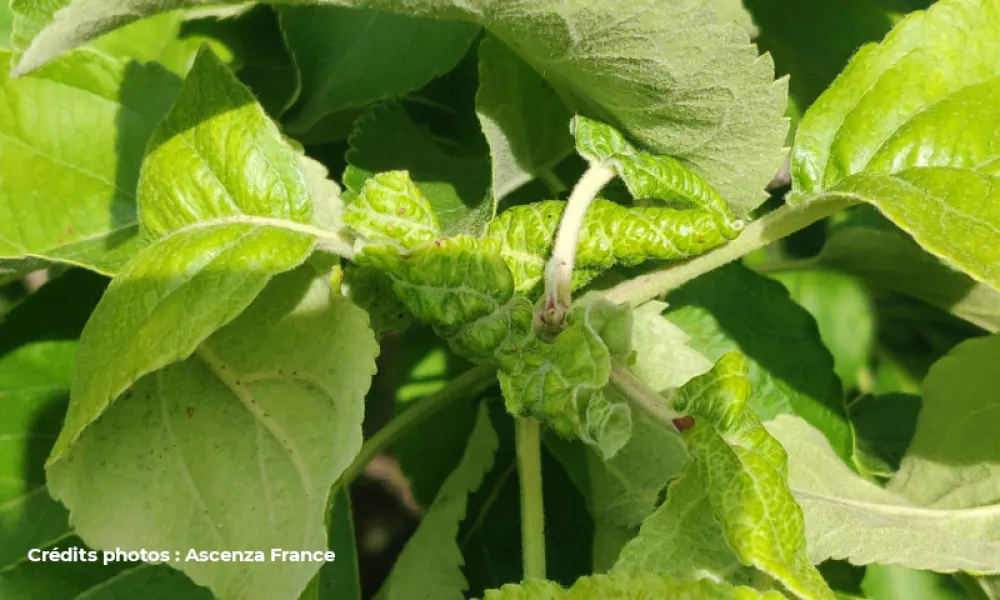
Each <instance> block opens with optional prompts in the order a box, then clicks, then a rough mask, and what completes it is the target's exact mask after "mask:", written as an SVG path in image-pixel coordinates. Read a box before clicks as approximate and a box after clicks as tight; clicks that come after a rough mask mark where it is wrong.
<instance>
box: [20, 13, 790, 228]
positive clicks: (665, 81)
mask: <svg viewBox="0 0 1000 600" xmlns="http://www.w3.org/2000/svg"><path fill="white" fill-rule="evenodd" d="M182 1H183V4H185V5H192V4H216V3H218V0H170V1H168V2H164V1H163V0H130V1H128V2H125V0H111V1H110V2H109V1H107V0H55V2H53V4H55V5H56V6H55V7H52V8H56V7H62V8H63V9H62V10H60V11H58V12H55V11H54V10H51V11H40V14H38V15H36V18H35V19H34V24H33V28H32V30H31V34H34V32H37V34H35V35H32V37H31V39H32V42H31V47H30V48H29V49H28V50H27V51H26V52H25V54H24V56H23V57H22V59H21V62H20V63H19V65H18V69H19V70H20V71H21V72H27V71H30V70H33V69H35V68H37V67H39V66H40V65H42V64H44V63H46V62H48V61H49V60H51V59H52V58H53V57H54V56H57V55H59V54H61V53H63V52H65V51H66V50H68V49H70V48H72V47H74V46H77V45H79V44H81V43H83V42H85V41H86V40H88V39H90V38H91V37H93V36H95V35H99V34H100V33H102V32H104V31H108V30H109V29H112V28H114V27H118V26H121V25H122V24H123V23H126V22H129V21H132V20H136V19H138V18H140V17H142V16H146V15H149V14H152V13H155V12H160V11H164V10H167V9H169V8H171V7H174V6H176V5H178V4H180V3H182ZM234 1H235V0H230V2H234ZM327 3H329V4H334V5H349V6H354V7H358V8H372V9H380V10H388V11H398V12H404V11H405V12H408V13H411V14H413V13H415V14H420V15H425V16H428V17H435V18H445V19H457V20H464V21H471V22H474V23H477V24H480V25H483V26H485V27H486V28H487V29H488V30H489V31H490V33H492V34H494V35H495V36H496V37H497V38H499V39H500V40H501V41H503V42H504V43H506V44H507V45H508V46H510V48H511V49H512V50H514V51H515V52H516V53H517V54H518V55H519V56H521V57H523V58H524V59H525V61H527V62H528V63H529V64H531V66H532V67H533V68H534V69H535V70H536V71H538V72H539V73H544V74H545V76H546V78H547V79H548V80H549V81H550V83H551V84H552V85H553V87H554V88H555V89H556V90H557V91H558V92H559V93H560V95H561V96H563V97H564V98H565V99H566V100H567V102H568V104H569V105H570V107H571V109H573V110H574V111H576V112H584V113H587V114H591V115H593V116H595V117H597V118H601V119H604V120H606V121H609V122H612V123H615V124H616V125H620V126H621V127H622V128H623V130H624V131H625V133H626V134H627V135H628V136H630V137H632V138H634V139H635V141H636V142H638V143H640V144H642V145H643V146H644V147H646V148H648V149H649V150H651V151H653V152H656V153H658V154H666V155H670V156H673V157H674V158H677V159H678V160H680V161H681V162H682V163H684V164H685V165H687V166H688V167H690V168H691V169H692V170H694V171H695V172H697V173H699V174H700V175H702V176H703V177H704V178H705V179H706V180H707V181H708V182H709V183H710V184H711V185H712V186H713V187H714V188H715V189H717V190H718V191H719V193H720V194H722V196H723V197H724V198H726V199H727V201H728V202H729V203H730V204H731V206H732V207H733V208H734V210H736V211H737V212H739V213H746V212H748V211H749V210H751V209H752V208H754V207H756V206H758V205H759V204H760V203H761V202H762V201H763V200H764V198H765V195H764V194H763V193H762V191H761V190H762V189H763V188H764V186H765V185H766V184H767V182H768V181H770V179H771V177H772V176H773V175H774V173H776V172H777V171H778V168H779V166H780V164H781V160H782V158H783V156H782V155H783V152H782V148H781V146H782V143H783V141H784V138H785V133H786V131H787V129H788V126H787V122H786V121H785V119H784V118H783V117H782V113H783V111H784V109H785V100H786V93H785V92H786V82H785V81H784V80H781V81H778V82H775V81H774V71H773V63H772V61H771V59H770V57H768V56H764V57H760V56H758V55H757V52H756V50H755V49H754V47H753V46H751V45H750V44H749V43H748V41H749V40H748V37H747V34H746V32H744V31H741V30H740V29H739V28H738V27H737V25H736V24H735V23H732V22H727V21H726V20H724V19H720V18H719V16H718V15H717V14H716V12H715V10H714V9H713V8H712V6H710V5H708V4H705V3H700V2H698V3H668V2H661V3H657V4H656V5H654V6H651V5H650V4H649V3H648V2H645V1H643V0H626V1H624V2H614V3H606V4H605V3H600V4H595V3H593V2H589V1H583V0H574V1H572V2H570V3H567V2H564V1H563V0H543V1H541V2H532V3H530V4H518V5H516V6H510V5H507V4H505V3H502V2H496V1H494V0H476V1H475V2H471V3H469V2H457V1H455V0H452V1H449V2H440V1H438V0H415V1H410V2H406V3H401V2H399V0H357V1H353V2H351V1H349V0H328V2H327ZM26 37H28V36H26ZM389 168H399V166H392V167H389ZM380 170H388V169H380ZM418 180H419V178H418Z"/></svg>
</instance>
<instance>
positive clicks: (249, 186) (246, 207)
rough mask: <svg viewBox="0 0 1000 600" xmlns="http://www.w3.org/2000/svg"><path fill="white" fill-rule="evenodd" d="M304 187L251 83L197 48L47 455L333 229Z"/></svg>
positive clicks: (145, 176) (153, 149) (182, 353)
mask: <svg viewBox="0 0 1000 600" xmlns="http://www.w3.org/2000/svg"><path fill="white" fill-rule="evenodd" d="M313 187H315V186H311V185H310V181H309V180H308V179H307V178H306V175H305V174H304V172H303V170H302V167H301V163H300V162H299V158H298V156H297V154H296V152H295V151H294V150H293V149H292V148H291V147H290V146H288V145H287V144H286V143H285V142H284V141H283V140H282V139H281V137H280V134H279V133H278V131H277V128H276V127H275V125H274V124H273V123H272V122H271V121H270V120H268V118H267V116H266V115H265V114H264V112H263V110H262V109H261V108H260V106H259V105H257V104H256V102H255V101H254V98H253V95H252V94H251V93H250V92H249V90H247V89H246V88H244V87H243V86H242V85H240V84H239V83H238V82H237V81H236V80H235V78H234V77H233V76H232V74H231V73H229V72H228V71H227V70H226V68H225V67H224V66H222V65H221V64H220V63H219V62H218V60H217V59H216V58H214V55H213V54H212V53H211V52H210V51H208V50H204V51H202V52H201V53H200V54H199V57H198V59H197V61H196V64H195V65H194V67H193V68H192V70H191V73H190V75H189V76H188V78H187V80H186V81H185V84H184V87H183V88H182V90H181V93H180V95H179V96H178V99H177V102H176V104H175V105H174V107H173V108H172V109H171V111H170V113H169V114H168V116H167V117H166V118H165V119H164V120H163V122H162V123H161V124H160V125H159V127H158V128H157V129H156V131H155V132H154V134H153V136H152V138H151V142H150V147H149V151H148V154H147V156H146V159H145V160H144V161H143V166H142V173H141V175H140V181H139V194H140V195H139V217H140V221H141V228H142V231H143V233H144V234H145V236H146V238H147V239H148V240H150V241H151V242H152V243H151V244H150V245H149V246H147V247H146V248H144V249H143V250H142V251H141V252H140V253H139V254H138V255H137V256H136V257H135V258H134V259H132V260H131V261H130V262H129V263H128V264H127V265H126V266H125V267H124V269H123V270H122V272H121V273H120V274H119V275H118V276H117V277H116V278H115V279H114V281H113V282H112V284H111V286H110V287H109V288H108V291H107V293H106V294H105V296H104V297H103V298H102V300H101V303H100V304H99V305H98V306H97V309H96V310H95V311H94V313H93V315H92V317H91V319H90V321H89V322H88V324H87V327H86V329H85V330H84V332H83V335H82V336H81V339H80V353H79V357H78V360H77V363H76V365H75V368H76V376H75V378H74V384H73V393H72V401H71V403H70V408H69V412H68V413H67V417H66V425H65V426H64V428H63V431H62V433H61V434H60V437H59V440H57V442H56V446H55V448H54V449H53V453H52V456H51V457H50V462H51V461H54V460H56V459H58V458H59V457H60V455H61V454H62V453H63V452H64V451H65V450H66V449H67V448H68V447H69V446H70V445H71V444H72V443H73V441H74V440H75V438H76V437H77V436H78V435H79V434H80V432H81V431H82V429H83V428H85V427H86V426H87V425H88V424H90V423H91V422H93V420H94V419H96V418H97V417H98V416H99V415H100V414H101V412H102V411H103V410H104V409H105V408H106V407H107V406H108V404H110V403H111V402H113V401H114V399H115V398H117V397H118V395H119V394H121V393H122V392H123V391H124V390H125V389H126V388H127V387H128V386H129V385H131V384H132V383H133V382H134V381H136V380H137V379H138V378H139V377H141V376H142V375H145V374H146V373H149V372H151V371H154V370H156V369H158V368H160V367H163V366H166V365H168V364H170V363H171V362H174V361H176V360H180V359H183V358H186V357H187V356H189V355H190V354H191V353H192V352H193V351H194V349H195V348H196V347H197V346H198V344H199V343H200V342H201V341H202V340H204V339H205V338H206V337H208V336H209V335H211V333H212V332H213V331H215V330H216V329H218V328H219V327H221V326H222V325H225V324H226V323H228V322H229V321H231V320H232V319H233V318H235V317H236V316H237V315H239V313H240V312H241V311H242V310H243V309H244V308H245V307H246V306H247V305H249V304H250V302H252V301H253V299H254V298H255V297H256V296H257V294H258V293H259V292H260V290H261V289H263V287H264V285H265V284H266V283H267V281H268V280H269V279H270V277H271V276H273V275H274V274H276V273H281V272H284V271H288V270H290V269H292V268H294V267H296V266H297V265H299V264H300V263H301V262H302V261H304V260H305V259H306V258H307V257H308V256H309V254H310V253H311V252H312V250H313V247H314V245H315V243H316V239H317V237H318V236H328V237H336V236H335V235H334V234H332V233H330V232H326V231H325V230H323V229H321V228H319V227H316V226H314V225H313V224H312V221H313V220H314V211H313V196H312V192H313ZM321 197H322V198H323V199H328V198H326V196H321ZM181 322H183V323H186V325H187V326H186V327H177V323H181Z"/></svg>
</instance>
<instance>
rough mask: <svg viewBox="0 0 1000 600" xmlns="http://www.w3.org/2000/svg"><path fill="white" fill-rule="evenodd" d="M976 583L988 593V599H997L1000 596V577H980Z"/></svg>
mask: <svg viewBox="0 0 1000 600" xmlns="http://www.w3.org/2000/svg"><path fill="white" fill-rule="evenodd" d="M976 583H978V584H979V587H980V588H981V589H982V590H983V593H984V594H986V598H987V600H997V598H1000V577H996V576H993V577H978V578H977V579H976Z"/></svg>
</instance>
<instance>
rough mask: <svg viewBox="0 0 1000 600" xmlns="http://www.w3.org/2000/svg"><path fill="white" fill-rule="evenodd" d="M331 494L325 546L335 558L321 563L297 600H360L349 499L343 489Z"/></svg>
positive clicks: (355, 548) (355, 547) (356, 553)
mask: <svg viewBox="0 0 1000 600" xmlns="http://www.w3.org/2000/svg"><path fill="white" fill-rule="evenodd" d="M334 494H335V496H334V499H333V508H332V509H331V510H330V512H329V515H328V517H327V532H328V533H327V546H328V547H329V548H330V549H331V550H333V551H334V552H336V553H337V557H336V559H335V560H333V561H332V562H326V563H323V566H321V567H320V568H319V573H318V574H317V575H316V578H315V579H313V580H312V582H311V583H310V584H309V587H308V588H306V591H305V593H303V594H302V596H300V597H299V600H361V581H360V578H359V577H360V575H359V572H358V551H357V540H356V539H355V537H354V521H353V511H352V510H351V497H350V495H349V494H348V493H347V490H346V489H345V488H344V487H339V488H338V489H336V490H334Z"/></svg>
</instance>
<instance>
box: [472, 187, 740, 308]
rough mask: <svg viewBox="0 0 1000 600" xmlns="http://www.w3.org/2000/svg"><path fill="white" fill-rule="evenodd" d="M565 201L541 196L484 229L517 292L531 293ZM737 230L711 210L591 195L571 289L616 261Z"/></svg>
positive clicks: (684, 253) (692, 252)
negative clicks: (631, 202) (624, 201)
mask: <svg viewBox="0 0 1000 600" xmlns="http://www.w3.org/2000/svg"><path fill="white" fill-rule="evenodd" d="M565 208H566V203H565V202H563V201H560V200H546V201H543V202H536V203H534V204H526V205H520V206H515V207H512V208H510V209H509V210H506V211H504V212H503V213H502V214H501V215H500V216H499V217H497V218H496V219H493V221H491V222H490V224H489V225H488V227H487V236H488V237H491V238H494V239H496V240H498V241H499V242H500V253H501V254H502V255H503V257H504V259H505V260H506V261H507V264H508V265H509V266H510V269H511V271H512V272H513V273H514V279H515V282H516V289H517V291H518V292H520V293H531V292H535V291H537V289H538V288H539V284H540V283H541V281H542V276H543V274H544V271H545V263H546V261H547V259H548V257H549V255H550V254H551V252H552V245H553V240H554V239H555V235H556V231H557V230H558V227H559V222H560V220H561V219H562V213H563V211H564V210H565ZM738 233H739V230H738V229H736V228H733V227H731V226H729V225H727V222H726V221H724V220H720V219H719V218H718V217H717V216H716V214H715V213H713V212H712V211H709V210H700V209H678V208H673V207H669V206H632V207H626V206H622V205H620V204H617V203H615V202H611V201H610V200H604V199H600V198H599V199H597V200H595V201H594V202H593V203H592V204H591V206H590V209H589V211H588V212H587V215H586V216H585V217H584V220H583V226H582V228H581V231H580V239H579V243H578V247H577V256H576V266H577V267H578V270H577V271H575V272H574V274H573V275H574V280H573V283H574V287H580V286H582V285H585V284H586V283H587V282H588V281H590V280H591V279H592V278H593V277H594V276H596V275H597V274H599V273H600V272H602V271H604V270H606V269H609V268H611V267H613V266H614V265H616V264H623V265H638V264H640V263H643V262H645V261H647V260H680V259H686V258H691V257H693V256H698V255H699V254H704V253H705V252H708V251H709V250H711V249H713V248H715V247H718V246H721V245H722V244H725V243H726V242H728V241H729V240H731V239H732V238H733V237H735V236H736V234H738Z"/></svg>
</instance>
